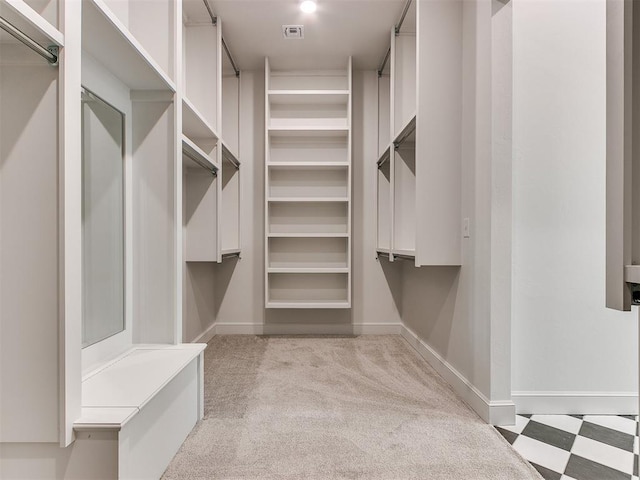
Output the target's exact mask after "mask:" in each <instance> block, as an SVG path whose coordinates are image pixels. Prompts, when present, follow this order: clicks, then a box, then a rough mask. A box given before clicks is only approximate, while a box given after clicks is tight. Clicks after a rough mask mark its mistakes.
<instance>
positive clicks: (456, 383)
mask: <svg viewBox="0 0 640 480" xmlns="http://www.w3.org/2000/svg"><path fill="white" fill-rule="evenodd" d="M401 335H402V337H403V338H404V339H405V340H406V341H407V342H408V343H409V345H411V346H412V347H413V348H414V349H415V350H416V351H417V352H418V354H419V355H420V356H421V357H422V358H424V359H425V360H426V361H427V363H429V365H431V366H432V367H433V368H434V370H435V371H436V372H438V373H439V374H440V375H441V376H442V378H444V379H445V381H446V382H447V383H448V384H449V385H451V387H452V388H453V390H454V391H455V392H456V393H457V394H458V395H459V396H460V397H461V398H462V400H463V401H464V402H465V403H466V404H467V405H469V406H470V407H471V408H472V409H473V410H474V411H475V412H476V413H477V414H478V415H479V416H480V418H482V419H483V420H484V421H485V422H487V423H489V424H491V425H513V424H514V423H515V415H516V409H515V405H514V403H513V402H512V401H493V402H492V401H489V399H487V397H485V395H484V394H483V393H482V392H481V391H480V390H478V389H477V388H476V387H475V386H474V385H473V384H472V383H471V382H470V381H469V380H468V379H467V378H466V377H465V376H464V375H462V374H461V373H460V372H459V371H458V370H456V369H455V368H454V367H453V366H452V365H451V364H450V363H449V362H447V361H446V360H445V359H444V358H443V357H442V356H441V355H440V354H439V353H438V352H436V351H435V350H434V349H433V348H431V347H430V346H429V345H427V344H426V343H425V342H423V341H422V340H420V338H419V337H418V336H417V335H416V334H415V333H414V332H413V331H411V330H410V329H409V328H407V327H406V326H404V325H403V326H402V328H401Z"/></svg>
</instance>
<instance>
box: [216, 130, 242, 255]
mask: <svg viewBox="0 0 640 480" xmlns="http://www.w3.org/2000/svg"><path fill="white" fill-rule="evenodd" d="M221 150H222V151H221V161H222V185H221V189H222V191H221V195H222V205H221V210H220V215H221V224H220V228H222V239H221V242H222V243H221V248H220V251H219V261H222V259H223V258H225V257H227V256H239V255H240V253H241V247H240V203H241V192H240V174H241V169H240V161H239V160H238V158H237V157H236V155H234V154H233V152H232V151H231V149H230V148H229V147H227V144H226V142H223V143H222V148H221Z"/></svg>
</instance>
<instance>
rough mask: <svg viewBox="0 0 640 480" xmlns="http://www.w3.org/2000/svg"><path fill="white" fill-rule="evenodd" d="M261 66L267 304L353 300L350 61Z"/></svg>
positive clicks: (339, 304)
mask: <svg viewBox="0 0 640 480" xmlns="http://www.w3.org/2000/svg"><path fill="white" fill-rule="evenodd" d="M265 65H266V69H265V70H266V89H265V109H266V110H265V111H266V118H265V125H266V132H265V139H266V161H265V225H266V241H265V262H266V267H265V300H266V307H267V308H349V307H350V304H351V60H349V63H348V66H347V68H345V69H344V70H340V71H336V70H331V71H279V70H275V69H274V70H271V68H270V65H269V60H268V59H267V60H266V62H265Z"/></svg>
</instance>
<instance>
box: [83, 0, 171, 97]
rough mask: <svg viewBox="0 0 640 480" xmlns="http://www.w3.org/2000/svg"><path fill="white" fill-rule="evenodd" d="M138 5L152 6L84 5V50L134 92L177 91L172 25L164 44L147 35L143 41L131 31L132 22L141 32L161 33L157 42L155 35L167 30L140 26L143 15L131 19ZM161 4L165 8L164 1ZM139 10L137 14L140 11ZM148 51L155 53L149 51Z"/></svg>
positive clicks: (93, 0) (97, 0)
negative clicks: (174, 76) (173, 74)
mask: <svg viewBox="0 0 640 480" xmlns="http://www.w3.org/2000/svg"><path fill="white" fill-rule="evenodd" d="M138 3H140V4H148V3H149V2H132V1H111V2H109V3H106V2H104V1H103V0H85V1H83V2H82V7H83V8H82V49H83V51H84V52H86V53H88V54H89V55H91V56H92V57H94V58H96V59H99V61H100V63H102V64H103V65H104V66H105V67H106V69H107V70H108V71H109V72H111V73H112V74H113V75H115V76H117V77H118V78H120V79H121V80H122V81H123V83H125V84H126V85H129V86H130V87H131V88H132V89H134V90H146V89H157V90H164V89H168V90H171V91H175V90H176V86H175V81H174V80H173V78H172V72H173V58H172V52H173V50H172V48H171V45H167V43H166V42H167V39H169V38H171V39H172V38H173V31H171V32H169V31H168V30H169V27H168V25H169V23H168V22H167V23H166V25H167V30H165V36H164V41H159V42H158V43H157V44H156V43H154V42H153V41H151V40H150V38H148V37H147V36H146V35H141V37H142V40H141V39H139V38H138V37H137V36H136V35H135V34H134V33H132V31H130V30H129V28H128V27H127V26H128V25H129V20H130V21H131V22H132V23H134V24H136V25H139V27H140V29H141V30H145V31H148V30H157V31H156V32H155V33H154V34H153V35H152V37H154V38H155V34H157V33H158V31H162V30H163V29H155V28H153V29H152V28H150V27H149V26H146V27H144V22H143V23H139V19H138V20H135V21H134V20H133V19H134V18H135V17H137V15H138V13H139V12H138V13H135V14H134V13H133V12H131V17H129V7H130V6H133V5H138ZM159 3H160V4H164V2H162V1H161V2H159ZM111 8H113V9H115V11H114V10H111ZM132 8H133V7H132ZM135 10H136V11H137V7H135ZM161 10H162V11H164V9H163V8H158V11H161ZM168 10H169V6H167V11H166V12H165V13H166V14H167V15H169V14H170V13H169V11H168ZM116 12H117V13H116ZM149 25H150V24H149ZM147 33H150V32H147ZM144 40H146V41H144ZM105 45H108V48H105ZM148 47H150V48H151V49H152V50H147V49H146V48H148ZM161 47H164V48H165V49H166V51H163V50H162V48H161ZM150 52H153V53H150Z"/></svg>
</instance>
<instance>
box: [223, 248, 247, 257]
mask: <svg viewBox="0 0 640 480" xmlns="http://www.w3.org/2000/svg"><path fill="white" fill-rule="evenodd" d="M221 253H222V256H223V257H228V256H231V255H240V253H242V250H241V249H240V248H223V249H222V252H221Z"/></svg>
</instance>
